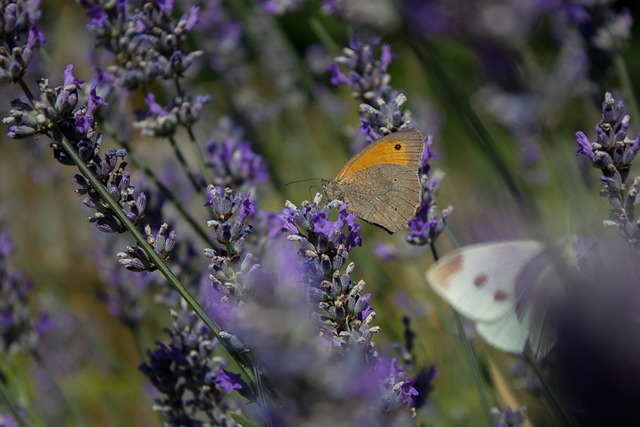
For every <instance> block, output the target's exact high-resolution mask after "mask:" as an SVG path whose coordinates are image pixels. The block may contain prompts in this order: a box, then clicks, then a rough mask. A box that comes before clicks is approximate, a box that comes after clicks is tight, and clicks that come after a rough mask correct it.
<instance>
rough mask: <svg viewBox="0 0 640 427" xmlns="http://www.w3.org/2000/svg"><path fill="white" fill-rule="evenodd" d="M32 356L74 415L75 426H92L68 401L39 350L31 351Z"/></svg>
mask: <svg viewBox="0 0 640 427" xmlns="http://www.w3.org/2000/svg"><path fill="white" fill-rule="evenodd" d="M31 356H32V357H33V358H34V359H35V361H36V363H38V366H39V367H40V369H42V371H43V372H44V374H45V375H46V376H47V379H48V380H49V383H50V384H51V386H52V387H53V388H54V390H55V391H56V393H58V395H59V396H60V398H61V399H62V401H63V402H64V404H65V406H66V407H67V408H69V411H71V415H72V417H73V420H74V425H78V426H89V425H90V424H89V423H88V422H87V420H86V419H85V417H84V416H83V415H82V412H80V411H79V410H78V407H77V406H76V405H75V404H74V403H73V402H71V401H70V400H69V399H67V396H66V395H65V394H64V392H63V391H62V390H61V389H60V387H59V386H58V383H57V382H56V380H55V378H54V377H53V374H52V373H51V371H50V370H49V367H48V366H47V364H46V363H44V360H43V359H42V356H41V355H40V353H39V352H38V350H35V349H34V350H32V351H31Z"/></svg>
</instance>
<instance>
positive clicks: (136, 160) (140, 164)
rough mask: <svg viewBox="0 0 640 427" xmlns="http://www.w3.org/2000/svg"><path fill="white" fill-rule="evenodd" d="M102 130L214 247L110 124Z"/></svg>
mask: <svg viewBox="0 0 640 427" xmlns="http://www.w3.org/2000/svg"><path fill="white" fill-rule="evenodd" d="M103 128H104V129H105V131H106V132H107V133H108V135H109V136H110V137H111V138H113V139H114V140H115V141H116V142H118V144H120V146H122V148H125V149H126V150H127V157H128V158H129V159H131V163H133V165H134V166H135V167H136V168H138V169H139V170H140V171H142V172H143V173H144V174H145V175H146V176H147V178H149V179H150V180H151V182H153V184H154V185H155V186H156V187H157V188H158V190H160V192H161V193H162V194H163V195H164V196H165V197H166V198H167V200H169V201H170V202H171V203H172V204H173V206H174V207H175V208H176V209H177V210H178V212H180V214H181V215H182V217H183V218H184V219H185V220H186V221H187V222H188V223H189V225H190V226H191V228H192V229H193V230H194V231H195V232H196V233H197V234H198V235H199V236H200V237H201V238H202V240H203V241H204V242H205V243H206V244H207V245H209V247H212V248H213V247H216V244H215V243H214V242H213V240H211V238H210V237H209V235H208V234H207V232H206V230H205V229H204V228H202V226H201V225H200V223H199V222H198V221H196V220H195V219H194V218H193V216H192V215H191V214H190V213H189V212H188V211H187V209H186V208H185V205H184V203H180V202H179V201H178V199H177V198H176V196H175V195H174V194H173V192H172V191H171V190H170V189H169V187H167V186H165V185H164V184H163V183H162V182H161V181H160V179H159V178H158V176H157V175H156V174H155V172H153V170H151V169H150V168H149V167H148V166H147V165H146V164H145V163H144V162H143V161H142V160H141V159H140V158H139V157H138V156H137V155H136V154H135V152H134V151H133V150H131V147H130V146H129V143H128V142H127V141H124V140H122V139H121V138H119V137H118V135H117V134H116V132H115V130H114V129H113V126H111V124H110V123H109V122H105V123H103ZM200 191H202V190H201V189H200V190H198V192H200Z"/></svg>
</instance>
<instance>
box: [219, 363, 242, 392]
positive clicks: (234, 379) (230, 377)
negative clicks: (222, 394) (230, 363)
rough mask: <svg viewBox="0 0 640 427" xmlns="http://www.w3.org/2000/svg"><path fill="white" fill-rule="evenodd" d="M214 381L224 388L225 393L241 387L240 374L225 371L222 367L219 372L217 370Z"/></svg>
mask: <svg viewBox="0 0 640 427" xmlns="http://www.w3.org/2000/svg"><path fill="white" fill-rule="evenodd" d="M215 382H216V384H218V385H219V386H220V387H222V388H223V389H225V390H226V392H227V393H231V392H232V391H233V390H241V389H242V387H243V385H242V379H241V376H240V374H234V373H233V372H227V371H226V370H224V369H221V370H220V372H218V374H217V376H216V379H215Z"/></svg>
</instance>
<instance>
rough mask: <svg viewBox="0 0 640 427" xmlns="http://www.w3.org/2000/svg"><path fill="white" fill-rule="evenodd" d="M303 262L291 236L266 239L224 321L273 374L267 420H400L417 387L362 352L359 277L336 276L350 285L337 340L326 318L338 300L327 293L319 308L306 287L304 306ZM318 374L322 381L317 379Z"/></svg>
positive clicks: (359, 422) (374, 422)
mask: <svg viewBox="0 0 640 427" xmlns="http://www.w3.org/2000/svg"><path fill="white" fill-rule="evenodd" d="M294 240H295V239H294ZM301 260H302V261H303V262H301ZM305 269H306V267H305V264H304V258H301V255H300V254H299V253H298V252H296V250H295V248H294V247H293V246H292V245H291V243H290V242H288V241H287V240H284V239H275V240H272V241H270V242H269V244H268V250H267V251H266V253H265V255H264V258H263V259H262V260H261V268H260V270H258V271H257V272H256V274H254V275H253V277H252V279H251V280H253V281H254V282H255V283H254V285H253V286H252V289H253V293H252V295H251V297H247V298H245V299H244V300H243V304H242V305H240V306H238V307H237V314H236V321H235V322H234V323H232V324H231V325H230V327H232V328H233V329H234V331H237V332H238V333H239V334H241V335H242V337H243V340H246V342H250V343H251V352H252V353H253V354H255V355H257V356H258V357H259V358H260V360H261V362H262V363H263V366H264V367H265V369H266V371H267V372H269V373H270V377H271V378H277V384H276V385H277V390H278V391H279V395H280V396H281V399H280V400H279V402H278V404H277V405H278V406H276V407H273V409H272V411H270V412H269V415H270V416H271V418H272V421H273V422H274V424H279V425H302V424H308V425H311V424H317V425H333V424H334V423H337V422H340V423H341V424H344V425H364V424H366V425H371V426H382V425H391V424H393V425H405V424H404V423H405V422H408V420H409V418H410V413H411V412H410V410H408V409H407V404H409V406H410V407H413V404H412V401H410V400H411V396H414V395H415V393H416V391H417V390H416V389H415V388H414V387H413V385H412V383H411V381H410V380H409V379H408V378H406V376H405V375H404V373H403V372H402V371H401V370H400V369H398V368H397V366H396V365H395V364H392V365H393V368H392V367H391V365H390V364H389V363H388V362H386V361H383V360H382V358H381V357H379V356H378V355H377V354H373V353H370V352H368V351H367V352H363V350H366V348H365V346H366V344H363V343H362V342H363V341H365V343H366V342H367V336H366V335H361V332H362V331H363V326H364V327H366V328H367V329H371V327H370V326H366V325H367V324H368V322H370V320H371V319H372V317H373V314H372V313H370V314H369V315H367V316H366V320H359V319H361V318H362V317H358V316H357V315H356V312H357V311H358V310H362V311H364V310H368V308H367V307H368V298H367V297H363V298H357V295H356V293H357V292H358V291H359V290H360V289H361V287H362V285H363V284H362V282H361V283H360V284H358V285H356V284H354V283H353V282H349V281H348V280H346V278H345V277H344V275H343V276H342V277H341V279H342V280H343V281H344V283H345V284H346V283H351V285H352V286H353V287H352V288H351V291H350V292H349V294H348V295H347V294H345V295H343V296H342V297H341V299H340V302H342V305H343V306H344V311H342V312H341V313H342V314H343V316H342V317H340V322H342V323H345V322H348V323H349V327H347V328H345V330H343V332H342V334H341V335H340V337H339V338H340V339H341V340H342V342H341V343H338V342H337V341H336V340H337V339H338V337H335V338H331V337H328V336H327V335H328V334H332V332H331V331H332V330H333V328H332V327H331V326H330V325H331V324H332V323H334V322H336V323H337V322H338V320H336V319H337V316H336V317H334V316H332V315H331V313H332V306H337V305H338V304H337V301H335V302H332V300H327V301H326V302H327V305H326V306H325V309H324V310H318V307H317V306H316V302H315V300H314V297H313V292H311V295H312V296H311V300H312V302H313V303H312V305H310V304H309V293H310V292H309V291H310V289H309V284H308V283H307V282H305V281H304V280H301V279H303V278H304V277H305ZM350 269H351V267H347V272H349V271H350ZM347 274H348V273H347ZM336 276H337V275H336ZM332 286H334V287H337V286H339V284H337V283H334V284H332ZM355 306H358V307H361V308H358V309H354V308H352V307H355ZM312 310H313V311H314V312H312ZM352 310H354V311H352ZM362 311H361V313H362ZM321 316H323V317H321ZM336 326H337V325H336ZM318 327H320V331H321V334H320V335H319V334H318ZM372 332H374V330H370V331H369V335H370V334H371V333H372ZM338 355H340V357H337V356H338ZM379 365H380V366H383V367H384V369H380V368H378V366H379ZM318 374H321V375H322V376H323V380H322V381H317V375H318ZM314 378H315V380H314ZM321 408H323V409H321ZM394 421H395V422H396V423H397V424H394Z"/></svg>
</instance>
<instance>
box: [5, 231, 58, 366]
mask: <svg viewBox="0 0 640 427" xmlns="http://www.w3.org/2000/svg"><path fill="white" fill-rule="evenodd" d="M0 225H2V224H0ZM11 255H12V248H11V238H10V237H9V234H8V233H7V232H6V231H4V230H2V229H0V353H4V354H5V355H13V354H16V353H20V352H30V351H32V350H34V349H35V348H36V346H37V344H38V340H39V338H40V337H41V336H42V334H43V333H44V332H47V331H48V330H49V328H48V325H47V318H46V317H45V316H43V315H40V316H39V317H38V316H36V315H35V313H34V312H33V309H32V308H31V307H30V304H29V297H30V295H31V291H32V290H33V283H32V282H31V281H30V280H28V279H27V278H25V277H24V274H23V273H22V272H20V271H12V270H11V269H10V268H9V258H10V256H11Z"/></svg>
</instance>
